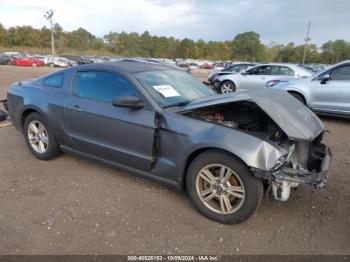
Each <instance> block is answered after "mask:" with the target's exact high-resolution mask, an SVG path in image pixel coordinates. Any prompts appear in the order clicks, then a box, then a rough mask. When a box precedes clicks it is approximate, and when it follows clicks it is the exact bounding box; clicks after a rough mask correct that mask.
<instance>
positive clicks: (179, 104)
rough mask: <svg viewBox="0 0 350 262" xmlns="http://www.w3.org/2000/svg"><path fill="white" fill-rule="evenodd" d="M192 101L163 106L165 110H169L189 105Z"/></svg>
mask: <svg viewBox="0 0 350 262" xmlns="http://www.w3.org/2000/svg"><path fill="white" fill-rule="evenodd" d="M190 102H191V101H186V102H180V103H174V104H170V105H166V106H163V108H169V107H174V106H185V105H188V104H189V103H190Z"/></svg>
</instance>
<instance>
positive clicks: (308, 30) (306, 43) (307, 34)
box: [302, 22, 311, 64]
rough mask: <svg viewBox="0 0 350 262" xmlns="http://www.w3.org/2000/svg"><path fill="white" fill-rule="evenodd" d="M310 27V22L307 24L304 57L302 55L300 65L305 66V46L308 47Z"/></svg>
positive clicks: (305, 49) (305, 48)
mask: <svg viewBox="0 0 350 262" xmlns="http://www.w3.org/2000/svg"><path fill="white" fill-rule="evenodd" d="M310 26H311V22H309V24H308V26H307V32H306V38H305V39H304V41H305V46H304V55H303V63H302V64H305V59H306V52H307V45H308V43H309V41H310V40H311V38H310Z"/></svg>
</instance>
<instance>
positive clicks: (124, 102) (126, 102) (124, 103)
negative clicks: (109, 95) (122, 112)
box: [112, 96, 144, 109]
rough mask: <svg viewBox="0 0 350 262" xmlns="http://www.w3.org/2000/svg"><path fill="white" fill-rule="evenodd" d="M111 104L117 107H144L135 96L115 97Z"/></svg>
mask: <svg viewBox="0 0 350 262" xmlns="http://www.w3.org/2000/svg"><path fill="white" fill-rule="evenodd" d="M112 104H113V105H114V106H118V107H129V108H134V109H140V108H142V107H143V106H144V104H143V103H142V101H141V100H140V98H138V97H136V96H117V97H115V98H113V101H112Z"/></svg>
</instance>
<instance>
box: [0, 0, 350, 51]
mask: <svg viewBox="0 0 350 262" xmlns="http://www.w3.org/2000/svg"><path fill="white" fill-rule="evenodd" d="M51 8H52V9H53V10H54V12H55V15H54V22H57V23H59V24H60V25H61V26H62V27H63V28H64V30H68V31H71V30H74V29H77V28H78V27H84V28H85V29H87V30H88V31H90V32H91V33H93V34H95V35H97V36H100V37H102V36H103V35H104V34H106V33H108V32H109V31H115V32H121V31H126V32H138V33H142V32H144V31H145V30H148V31H149V32H150V33H151V34H155V35H160V36H174V37H176V38H185V37H188V38H191V39H194V40H197V39H199V38H202V39H204V40H207V41H208V40H220V41H221V40H232V39H233V37H234V36H235V35H236V34H237V33H240V32H245V31H251V30H252V31H255V32H257V33H259V34H260V36H261V39H262V41H263V42H264V43H265V44H269V43H271V42H272V41H273V42H277V43H288V42H295V43H301V42H302V41H303V38H304V37H305V34H306V27H307V23H308V21H311V38H312V42H313V43H316V44H318V45H320V44H322V43H324V42H325V41H328V40H335V39H345V40H347V41H350V0H332V1H331V0H220V1H215V0H96V1H94V0H0V23H2V24H3V25H4V26H5V27H9V26H15V25H32V26H34V27H37V28H41V27H42V26H44V25H46V26H47V25H48V23H47V21H46V20H45V18H44V17H43V13H44V12H45V11H46V10H47V9H51Z"/></svg>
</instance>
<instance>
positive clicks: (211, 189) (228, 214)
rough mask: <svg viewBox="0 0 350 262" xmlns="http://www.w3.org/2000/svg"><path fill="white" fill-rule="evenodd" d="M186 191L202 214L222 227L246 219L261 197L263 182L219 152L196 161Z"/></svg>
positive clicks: (187, 177)
mask: <svg viewBox="0 0 350 262" xmlns="http://www.w3.org/2000/svg"><path fill="white" fill-rule="evenodd" d="M186 187H187V192H188V194H189V197H190V199H191V200H192V202H193V204H194V206H195V207H196V208H197V209H198V211H199V212H200V213H201V214H203V215H204V216H206V217H208V218H209V219H211V220H214V221H217V222H220V223H224V224H236V223H240V222H242V221H244V220H246V219H247V218H249V217H250V216H251V215H252V214H253V213H254V212H255V211H256V209H257V208H258V207H259V205H260V203H261V200H262V195H263V185H262V181H261V180H259V179H256V178H255V177H254V176H253V174H252V173H251V172H250V171H249V169H248V167H247V166H246V165H245V164H244V163H243V162H242V161H241V160H239V159H237V158H236V157H234V156H232V155H230V154H228V153H225V152H222V151H218V150H210V151H206V152H204V153H202V154H200V155H199V156H198V157H197V158H195V160H194V161H193V162H192V163H191V165H190V167H189V169H188V172H187V176H186Z"/></svg>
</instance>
